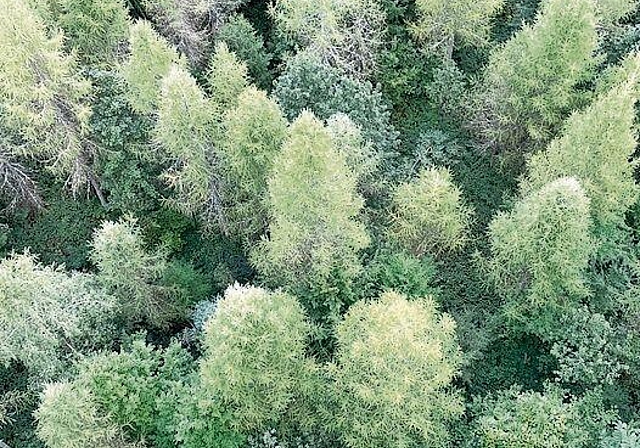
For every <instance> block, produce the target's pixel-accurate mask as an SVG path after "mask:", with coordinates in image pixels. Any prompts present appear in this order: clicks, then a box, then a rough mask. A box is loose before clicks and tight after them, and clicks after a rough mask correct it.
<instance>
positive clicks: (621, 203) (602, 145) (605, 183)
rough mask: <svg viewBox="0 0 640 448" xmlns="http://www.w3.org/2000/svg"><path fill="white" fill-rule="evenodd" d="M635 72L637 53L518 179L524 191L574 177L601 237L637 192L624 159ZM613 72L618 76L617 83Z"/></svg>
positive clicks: (632, 140) (639, 61)
mask: <svg viewBox="0 0 640 448" xmlns="http://www.w3.org/2000/svg"><path fill="white" fill-rule="evenodd" d="M639 75H640V57H639V56H633V57H631V58H629V59H628V60H627V61H626V63H625V64H624V65H623V66H621V67H620V68H619V69H618V70H617V71H616V73H612V74H611V76H610V77H611V78H612V79H611V80H610V83H612V85H611V86H610V88H609V90H608V91H605V92H602V93H601V94H600V95H599V96H598V97H596V99H595V100H594V102H593V103H592V104H591V105H590V106H589V107H587V108H586V109H584V110H582V111H579V112H576V113H574V114H573V115H572V116H571V117H570V118H569V119H568V120H567V123H566V125H565V128H564V131H563V133H562V136H561V137H559V138H557V139H556V140H554V141H552V142H551V144H550V145H549V147H548V148H547V150H545V151H542V152H539V153H537V154H534V155H533V156H532V157H531V159H530V160H529V162H528V164H527V166H528V169H529V171H528V175H527V178H526V179H525V180H524V182H523V184H522V191H523V192H524V193H525V194H527V193H528V192H531V191H534V190H536V189H538V188H540V187H541V186H543V185H545V184H546V183H549V182H551V181H553V180H555V179H557V178H559V177H564V176H572V177H575V178H577V179H578V180H579V181H580V184H581V185H582V186H583V188H584V190H585V193H586V195H587V196H588V197H589V199H591V206H590V210H591V216H592V217H593V223H594V226H595V227H594V230H595V231H596V236H597V237H598V238H599V239H600V240H601V241H603V242H604V240H607V239H611V238H612V236H613V235H615V230H616V228H617V227H620V226H622V225H624V215H625V212H626V211H627V210H628V209H629V207H631V206H632V205H633V204H634V203H635V202H636V200H637V197H638V186H637V185H636V183H635V181H634V174H633V173H634V167H633V165H632V164H631V163H630V162H629V161H630V159H631V158H632V156H633V153H634V152H635V150H636V145H637V137H636V128H635V124H634V121H635V117H636V112H635V104H636V101H637V99H638V90H637V89H638V87H637V82H638V77H639ZM616 77H621V78H622V79H618V80H617V82H616V79H615V78H616ZM603 238H604V240H602V239H603Z"/></svg>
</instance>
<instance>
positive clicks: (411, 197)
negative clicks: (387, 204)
mask: <svg viewBox="0 0 640 448" xmlns="http://www.w3.org/2000/svg"><path fill="white" fill-rule="evenodd" d="M393 204H394V212H393V216H392V218H391V220H392V224H391V227H390V229H389V238H390V239H391V240H392V241H393V242H394V243H395V244H397V245H399V246H400V247H402V248H403V249H404V250H406V251H409V252H411V253H413V254H414V255H416V256H422V255H424V254H425V253H427V252H430V253H436V254H437V253H440V252H446V251H455V250H457V249H460V248H461V247H462V246H463V245H464V244H465V242H466V239H467V232H468V227H469V221H470V217H471V210H470V209H469V208H468V207H467V206H466V205H465V204H464V202H463V199H462V192H461V191H460V189H459V188H458V187H457V186H456V185H455V184H454V183H453V181H452V179H451V172H450V171H449V170H448V169H446V168H428V169H424V170H422V171H421V172H420V174H419V175H418V178H417V179H416V180H414V181H412V182H407V183H404V184H402V185H400V186H398V188H397V189H396V191H395V194H394V197H393Z"/></svg>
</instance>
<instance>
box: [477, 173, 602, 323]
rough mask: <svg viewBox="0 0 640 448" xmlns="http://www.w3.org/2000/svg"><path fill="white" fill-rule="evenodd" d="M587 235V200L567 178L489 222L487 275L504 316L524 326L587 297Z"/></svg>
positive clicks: (591, 243)
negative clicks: (500, 300)
mask: <svg viewBox="0 0 640 448" xmlns="http://www.w3.org/2000/svg"><path fill="white" fill-rule="evenodd" d="M591 231H592V225H591V216H590V207H589V198H588V197H587V195H586V194H585V191H584V190H583V188H582V187H581V186H580V182H579V181H578V180H577V179H575V178H571V177H564V178H560V179H557V180H554V181H553V182H550V183H549V184H547V185H544V186H543V187H542V188H540V189H539V190H535V191H533V192H531V193H530V194H529V195H527V196H525V197H524V198H522V199H521V200H520V201H519V202H517V203H516V204H515V206H514V208H513V210H511V211H510V212H508V213H499V214H498V215H497V216H496V217H495V218H494V219H493V221H491V224H490V225H489V237H490V241H491V255H492V258H491V260H490V264H489V267H490V270H489V274H490V277H491V278H492V280H493V281H494V283H495V286H496V289H497V291H498V292H499V293H500V294H502V295H504V296H505V298H506V308H505V312H506V314H507V316H509V317H510V318H511V319H514V320H515V321H519V322H520V323H524V324H525V325H529V324H533V323H535V320H536V319H537V318H538V317H539V316H541V315H542V314H546V315H550V316H553V315H557V313H562V312H563V309H564V307H566V306H568V305H571V304H572V303H576V300H578V299H581V298H584V297H586V296H588V294H589V290H588V288H587V285H586V282H585V274H586V270H587V268H588V265H589V259H590V257H591V255H592V254H593V251H594V240H593V238H592V235H591ZM534 327H535V325H534Z"/></svg>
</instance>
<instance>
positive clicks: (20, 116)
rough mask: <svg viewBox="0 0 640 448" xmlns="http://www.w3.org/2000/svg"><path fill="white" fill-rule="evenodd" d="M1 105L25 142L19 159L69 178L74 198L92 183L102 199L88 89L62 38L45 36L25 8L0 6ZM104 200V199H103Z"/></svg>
mask: <svg viewBox="0 0 640 448" xmlns="http://www.w3.org/2000/svg"><path fill="white" fill-rule="evenodd" d="M0 10H2V11H3V13H2V14H1V15H0V52H1V53H2V54H3V57H2V58H0V101H2V106H3V113H2V117H3V121H4V122H5V123H4V124H5V125H6V126H7V128H8V129H10V130H12V131H14V132H16V133H17V134H19V136H20V138H22V139H23V140H24V142H25V145H23V146H22V147H21V148H20V152H21V153H22V154H23V155H27V156H30V157H35V158H39V159H41V160H43V161H45V163H46V164H47V166H48V168H49V169H51V171H53V172H54V173H55V174H57V175H61V176H68V182H69V185H70V186H71V187H72V190H73V191H74V192H77V191H79V189H80V188H81V187H82V186H83V185H84V184H86V183H87V182H90V183H91V184H92V186H93V187H94V189H95V190H96V193H98V194H100V190H99V187H98V183H97V180H96V178H95V175H94V174H93V172H92V169H91V165H92V161H93V160H92V159H93V151H92V149H91V145H90V144H89V143H88V139H87V131H88V119H89V115H90V112H91V110H90V107H89V106H88V104H87V103H86V100H87V97H88V96H89V93H90V85H89V83H88V82H87V81H86V80H85V79H84V78H82V77H81V76H80V75H79V74H78V72H77V66H76V61H75V60H74V58H73V57H71V56H68V55H66V54H64V53H63V51H62V46H63V36H62V35H61V34H55V35H54V36H53V37H49V36H48V35H47V30H46V29H45V26H44V23H43V22H42V20H41V19H40V18H39V16H38V15H37V14H36V13H35V12H34V10H32V9H31V8H30V7H29V5H28V4H27V2H24V1H18V0H2V2H0ZM101 199H102V198H101Z"/></svg>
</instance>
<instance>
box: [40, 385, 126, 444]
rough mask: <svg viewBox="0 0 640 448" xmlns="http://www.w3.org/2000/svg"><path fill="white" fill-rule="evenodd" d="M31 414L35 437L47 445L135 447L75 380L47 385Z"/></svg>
mask: <svg viewBox="0 0 640 448" xmlns="http://www.w3.org/2000/svg"><path fill="white" fill-rule="evenodd" d="M34 416H35V418H36V421H37V424H38V427H37V434H38V437H39V438H40V440H42V441H43V442H45V443H46V445H47V447H48V448H89V447H91V448H114V447H122V448H134V445H133V444H129V443H127V441H126V439H125V436H124V433H123V431H122V428H120V427H118V425H116V424H115V423H114V422H113V421H112V419H111V418H110V417H109V416H108V415H106V414H104V413H102V412H101V411H100V410H99V409H98V406H97V404H96V403H95V400H94V398H93V397H92V395H91V393H90V391H89V390H88V389H87V388H84V387H82V386H79V385H78V384H75V383H53V384H50V385H48V386H46V388H45V390H44V392H43V393H42V397H41V402H40V406H39V408H38V410H37V411H36V412H35V414H34Z"/></svg>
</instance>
